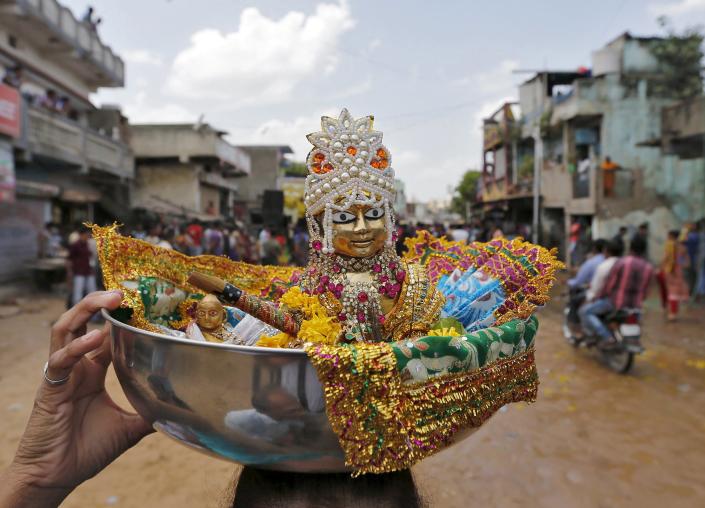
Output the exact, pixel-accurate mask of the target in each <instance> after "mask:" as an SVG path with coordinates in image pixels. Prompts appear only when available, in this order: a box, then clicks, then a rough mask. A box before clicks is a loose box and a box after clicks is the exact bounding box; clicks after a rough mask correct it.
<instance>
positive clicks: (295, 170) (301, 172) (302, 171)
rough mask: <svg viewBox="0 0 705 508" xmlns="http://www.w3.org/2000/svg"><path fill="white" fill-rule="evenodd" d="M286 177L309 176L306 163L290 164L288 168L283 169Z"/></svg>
mask: <svg viewBox="0 0 705 508" xmlns="http://www.w3.org/2000/svg"><path fill="white" fill-rule="evenodd" d="M282 170H283V171H284V174H285V175H286V176H307V175H308V169H307V168H306V163H304V162H290V163H289V164H288V165H287V166H284V167H282Z"/></svg>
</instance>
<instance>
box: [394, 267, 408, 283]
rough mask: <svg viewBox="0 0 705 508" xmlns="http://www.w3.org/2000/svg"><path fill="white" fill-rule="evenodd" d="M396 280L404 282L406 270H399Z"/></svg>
mask: <svg viewBox="0 0 705 508" xmlns="http://www.w3.org/2000/svg"><path fill="white" fill-rule="evenodd" d="M395 278H396V279H397V282H404V279H405V278H406V272H405V271H404V270H399V271H398V272H397V274H396V276H395Z"/></svg>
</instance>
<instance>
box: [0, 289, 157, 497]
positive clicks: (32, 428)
mask: <svg viewBox="0 0 705 508" xmlns="http://www.w3.org/2000/svg"><path fill="white" fill-rule="evenodd" d="M121 298H122V294H121V293H120V292H119V291H111V292H96V293H91V294H90V295H88V296H87V297H85V298H84V299H83V300H81V301H80V302H79V303H78V304H77V305H76V306H74V307H73V308H71V309H70V310H68V311H67V312H65V313H64V314H63V315H62V316H61V317H60V318H59V320H58V321H57V322H56V324H55V325H54V326H53V328H52V330H51V345H50V352H49V362H48V368H47V370H46V378H48V379H45V380H42V384H41V386H40V387H39V391H38V392H37V395H36V398H35V401H34V408H33V410H32V414H31V415H30V418H29V422H28V423H27V428H26V429H25V432H24V435H23V436H22V438H21V440H20V444H19V447H18V449H17V453H16V455H15V458H14V460H13V461H12V463H11V465H10V467H9V468H8V470H7V472H6V473H5V475H4V477H3V478H0V507H4V506H58V504H59V503H60V502H61V500H63V498H64V497H66V496H67V495H68V494H69V493H70V492H71V491H72V490H73V489H74V488H75V487H76V486H78V485H79V484H80V483H81V482H83V481H85V480H87V479H88V478H91V477H92V476H94V475H96V474H97V473H98V472H99V471H101V470H102V469H103V468H104V467H105V466H107V465H108V464H110V463H111V462H112V461H113V460H115V459H116V458H117V457H118V456H119V455H120V454H121V453H123V452H124V451H125V450H127V449H128V448H130V447H131V446H133V445H135V444H136V443H137V442H138V441H139V440H140V439H142V437H144V436H145V435H147V434H149V433H150V432H151V431H152V429H151V427H150V426H149V424H148V423H147V422H146V421H144V420H143V419H142V418H141V417H140V416H138V415H136V414H131V413H128V412H126V411H124V410H122V409H120V408H119V407H118V406H117V405H116V404H115V403H114V402H113V401H112V399H111V398H110V396H109V395H108V393H107V392H106V391H105V374H106V371H107V369H108V365H110V362H111V360H112V354H111V349H110V338H109V336H108V329H107V325H106V327H104V328H103V329H102V330H93V331H91V332H88V333H86V323H87V322H88V320H89V319H90V318H91V316H92V315H93V314H94V313H95V312H97V311H98V310H100V309H101V308H107V309H115V308H117V307H118V306H119V305H120V300H121ZM66 378H68V379H67V380H66V382H63V383H62V381H63V380H64V379H66Z"/></svg>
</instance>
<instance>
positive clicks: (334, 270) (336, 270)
mask: <svg viewBox="0 0 705 508" xmlns="http://www.w3.org/2000/svg"><path fill="white" fill-rule="evenodd" d="M333 272H335V273H340V265H333Z"/></svg>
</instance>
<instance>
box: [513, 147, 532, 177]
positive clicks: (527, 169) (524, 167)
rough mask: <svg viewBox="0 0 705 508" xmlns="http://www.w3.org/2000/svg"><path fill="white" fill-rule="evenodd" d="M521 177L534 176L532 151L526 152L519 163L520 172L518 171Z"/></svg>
mask: <svg viewBox="0 0 705 508" xmlns="http://www.w3.org/2000/svg"><path fill="white" fill-rule="evenodd" d="M517 175H518V176H519V178H520V179H522V180H524V179H530V178H533V176H534V156H533V155H532V154H530V153H527V154H524V156H523V157H522V158H521V162H520V163H519V172H518V173H517Z"/></svg>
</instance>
